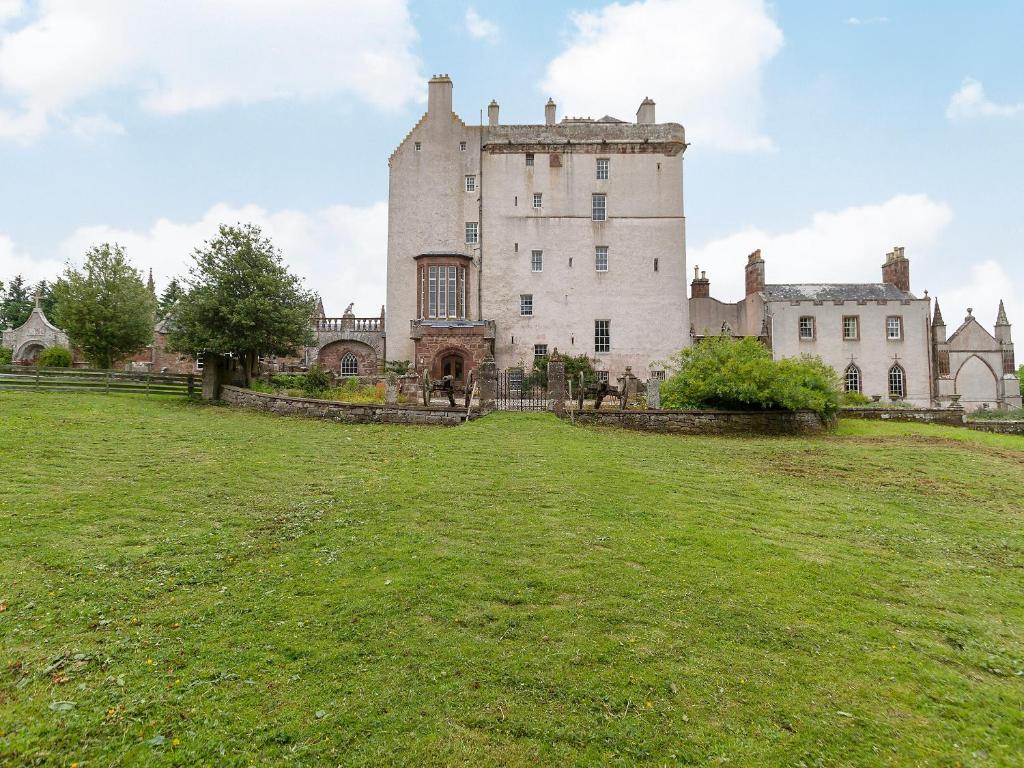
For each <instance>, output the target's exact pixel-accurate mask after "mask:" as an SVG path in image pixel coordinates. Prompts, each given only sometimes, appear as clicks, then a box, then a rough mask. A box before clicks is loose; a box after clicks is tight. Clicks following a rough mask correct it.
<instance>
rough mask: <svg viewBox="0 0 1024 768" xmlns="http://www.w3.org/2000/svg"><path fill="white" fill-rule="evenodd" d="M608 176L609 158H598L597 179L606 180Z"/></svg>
mask: <svg viewBox="0 0 1024 768" xmlns="http://www.w3.org/2000/svg"><path fill="white" fill-rule="evenodd" d="M607 178H608V158H607V157H599V158H597V180H598V181H605V180H606V179H607Z"/></svg>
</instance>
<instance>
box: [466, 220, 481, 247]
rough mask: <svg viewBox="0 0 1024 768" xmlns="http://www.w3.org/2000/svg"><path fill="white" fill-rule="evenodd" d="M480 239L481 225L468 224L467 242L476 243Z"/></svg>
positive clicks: (476, 223)
mask: <svg viewBox="0 0 1024 768" xmlns="http://www.w3.org/2000/svg"><path fill="white" fill-rule="evenodd" d="M479 239H480V224H479V223H478V222H475V221H467V222H466V242H467V243H475V242H477V241H478V240H479Z"/></svg>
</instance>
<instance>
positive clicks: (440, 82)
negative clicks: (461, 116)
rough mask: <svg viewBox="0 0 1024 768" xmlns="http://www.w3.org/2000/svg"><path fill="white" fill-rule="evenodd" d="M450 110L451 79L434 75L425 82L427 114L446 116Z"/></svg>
mask: <svg viewBox="0 0 1024 768" xmlns="http://www.w3.org/2000/svg"><path fill="white" fill-rule="evenodd" d="M451 112H452V79H451V78H450V77H448V75H434V76H433V77H432V78H430V81H429V82H428V83H427V114H429V115H436V116H438V117H446V116H448V115H450V114H451Z"/></svg>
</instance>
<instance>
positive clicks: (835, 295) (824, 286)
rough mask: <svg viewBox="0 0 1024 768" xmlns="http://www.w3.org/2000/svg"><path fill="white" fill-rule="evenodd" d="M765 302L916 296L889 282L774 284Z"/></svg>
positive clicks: (897, 299) (900, 299)
mask: <svg viewBox="0 0 1024 768" xmlns="http://www.w3.org/2000/svg"><path fill="white" fill-rule="evenodd" d="M764 297H765V299H766V300H767V301H911V300H914V299H916V298H917V297H916V296H914V294H912V293H909V292H907V291H901V290H900V289H899V288H897V287H896V286H895V285H891V284H889V283H775V284H769V285H766V286H765V287H764Z"/></svg>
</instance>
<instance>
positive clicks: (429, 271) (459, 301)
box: [420, 265, 466, 320]
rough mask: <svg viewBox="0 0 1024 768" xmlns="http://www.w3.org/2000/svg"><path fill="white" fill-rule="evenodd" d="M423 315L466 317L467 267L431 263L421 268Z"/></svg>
mask: <svg viewBox="0 0 1024 768" xmlns="http://www.w3.org/2000/svg"><path fill="white" fill-rule="evenodd" d="M420 280H421V281H422V283H421V290H422V292H423V294H422V298H421V304H420V307H421V310H420V311H421V312H422V313H424V314H422V315H421V317H425V318H428V319H431V320H433V319H444V320H465V319H466V268H465V267H458V266H447V265H440V266H438V265H430V266H425V267H421V268H420Z"/></svg>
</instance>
